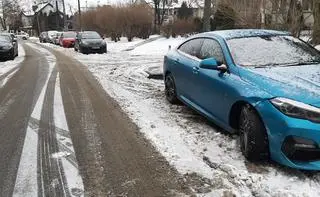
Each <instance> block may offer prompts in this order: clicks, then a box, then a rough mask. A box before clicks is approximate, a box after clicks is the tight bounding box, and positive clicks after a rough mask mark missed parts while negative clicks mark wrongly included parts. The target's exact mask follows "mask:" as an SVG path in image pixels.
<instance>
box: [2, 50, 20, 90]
mask: <svg viewBox="0 0 320 197" xmlns="http://www.w3.org/2000/svg"><path fill="white" fill-rule="evenodd" d="M18 51H19V55H18V57H16V58H15V59H14V60H8V61H1V62H0V87H2V86H3V85H4V84H5V82H6V81H8V79H10V78H11V77H12V74H11V73H14V72H16V71H17V70H18V69H19V68H20V64H21V62H22V61H23V60H24V57H25V51H24V49H23V47H22V46H21V45H20V44H19V45H18ZM9 73H10V74H9ZM6 74H8V75H7V76H5V78H4V79H1V76H3V75H6Z"/></svg>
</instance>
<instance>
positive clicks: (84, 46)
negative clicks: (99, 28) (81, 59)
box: [74, 31, 107, 54]
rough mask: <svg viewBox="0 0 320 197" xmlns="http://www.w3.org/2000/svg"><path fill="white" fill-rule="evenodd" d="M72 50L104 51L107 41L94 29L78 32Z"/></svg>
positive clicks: (87, 52) (83, 51)
mask: <svg viewBox="0 0 320 197" xmlns="http://www.w3.org/2000/svg"><path fill="white" fill-rule="evenodd" d="M74 50H75V51H79V52H80V53H84V54H89V53H106V52H107V43H106V42H105V41H104V40H103V39H102V38H101V36H100V35H99V34H98V33H97V32H95V31H83V32H78V33H77V36H76V42H75V45H74Z"/></svg>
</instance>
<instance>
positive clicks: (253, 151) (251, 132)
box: [239, 105, 269, 161]
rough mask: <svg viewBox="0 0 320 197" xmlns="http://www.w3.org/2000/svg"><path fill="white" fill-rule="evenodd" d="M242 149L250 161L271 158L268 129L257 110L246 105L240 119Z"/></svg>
mask: <svg viewBox="0 0 320 197" xmlns="http://www.w3.org/2000/svg"><path fill="white" fill-rule="evenodd" d="M239 132H240V147H241V151H242V153H243V155H244V156H245V157H246V158H247V159H248V160H251V161H253V160H262V159H267V158H268V156H269V143H268V136H267V131H266V128H265V126H264V124H263V122H262V121H261V118H260V117H259V115H258V114H257V112H256V111H255V109H254V108H253V107H252V106H250V105H246V106H244V107H243V108H242V110H241V115H240V119H239Z"/></svg>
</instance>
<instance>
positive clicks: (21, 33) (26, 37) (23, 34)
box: [17, 31, 29, 40]
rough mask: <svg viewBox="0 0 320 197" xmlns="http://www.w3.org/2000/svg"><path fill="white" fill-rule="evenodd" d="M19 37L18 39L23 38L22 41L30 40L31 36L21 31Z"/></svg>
mask: <svg viewBox="0 0 320 197" xmlns="http://www.w3.org/2000/svg"><path fill="white" fill-rule="evenodd" d="M17 37H18V38H21V39H22V40H28V38H29V34H27V33H26V32H24V31H21V32H18V33H17Z"/></svg>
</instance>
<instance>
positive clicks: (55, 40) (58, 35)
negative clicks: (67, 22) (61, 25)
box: [53, 32, 62, 45]
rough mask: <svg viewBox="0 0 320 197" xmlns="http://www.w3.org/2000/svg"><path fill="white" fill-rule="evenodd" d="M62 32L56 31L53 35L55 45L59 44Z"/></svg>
mask: <svg viewBox="0 0 320 197" xmlns="http://www.w3.org/2000/svg"><path fill="white" fill-rule="evenodd" d="M61 34H62V32H57V33H56V35H55V39H54V43H53V44H55V45H59V44H60V37H61Z"/></svg>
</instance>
